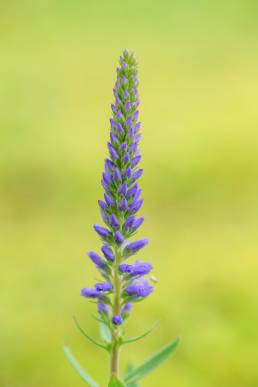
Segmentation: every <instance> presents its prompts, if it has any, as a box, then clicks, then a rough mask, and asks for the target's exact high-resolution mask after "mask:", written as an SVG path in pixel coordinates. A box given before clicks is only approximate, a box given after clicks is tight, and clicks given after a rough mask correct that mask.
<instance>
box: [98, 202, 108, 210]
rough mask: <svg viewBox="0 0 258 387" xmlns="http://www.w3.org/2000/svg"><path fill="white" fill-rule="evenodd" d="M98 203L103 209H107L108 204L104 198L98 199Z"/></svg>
mask: <svg viewBox="0 0 258 387" xmlns="http://www.w3.org/2000/svg"><path fill="white" fill-rule="evenodd" d="M98 203H99V206H100V208H101V209H102V210H105V209H106V208H107V204H106V203H105V202H103V200H98Z"/></svg>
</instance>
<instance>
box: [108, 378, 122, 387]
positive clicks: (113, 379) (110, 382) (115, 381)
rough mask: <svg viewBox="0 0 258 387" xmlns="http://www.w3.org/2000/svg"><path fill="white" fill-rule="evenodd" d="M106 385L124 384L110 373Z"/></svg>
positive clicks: (120, 385)
mask: <svg viewBox="0 0 258 387" xmlns="http://www.w3.org/2000/svg"><path fill="white" fill-rule="evenodd" d="M108 387H125V384H124V383H123V382H121V381H120V380H118V379H117V377H116V376H115V375H112V376H111V379H110V381H109V383H108Z"/></svg>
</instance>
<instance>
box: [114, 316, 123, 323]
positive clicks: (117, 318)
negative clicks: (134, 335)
mask: <svg viewBox="0 0 258 387" xmlns="http://www.w3.org/2000/svg"><path fill="white" fill-rule="evenodd" d="M112 323H113V324H114V325H121V324H122V323H123V317H122V316H117V315H115V316H113V318H112Z"/></svg>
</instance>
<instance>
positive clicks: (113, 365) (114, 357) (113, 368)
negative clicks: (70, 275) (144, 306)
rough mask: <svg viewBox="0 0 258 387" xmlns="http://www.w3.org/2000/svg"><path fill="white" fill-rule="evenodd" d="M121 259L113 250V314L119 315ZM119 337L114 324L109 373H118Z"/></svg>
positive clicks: (118, 252) (117, 251)
mask: <svg viewBox="0 0 258 387" xmlns="http://www.w3.org/2000/svg"><path fill="white" fill-rule="evenodd" d="M120 261H121V253H120V251H119V249H116V251H115V265H114V302H113V315H118V316H120V314H121V283H120V278H119V265H120ZM119 338H120V327H119V326H115V327H114V331H113V334H112V350H111V359H110V372H111V375H116V376H117V377H118V374H119V349H120V344H119Z"/></svg>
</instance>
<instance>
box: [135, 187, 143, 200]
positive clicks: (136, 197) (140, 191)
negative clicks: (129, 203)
mask: <svg viewBox="0 0 258 387" xmlns="http://www.w3.org/2000/svg"><path fill="white" fill-rule="evenodd" d="M141 194H142V189H138V190H137V192H136V194H135V195H134V200H137V199H139V197H140V196H141Z"/></svg>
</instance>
